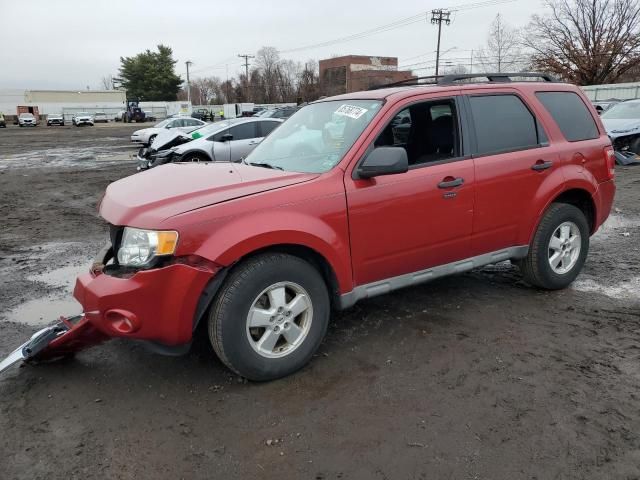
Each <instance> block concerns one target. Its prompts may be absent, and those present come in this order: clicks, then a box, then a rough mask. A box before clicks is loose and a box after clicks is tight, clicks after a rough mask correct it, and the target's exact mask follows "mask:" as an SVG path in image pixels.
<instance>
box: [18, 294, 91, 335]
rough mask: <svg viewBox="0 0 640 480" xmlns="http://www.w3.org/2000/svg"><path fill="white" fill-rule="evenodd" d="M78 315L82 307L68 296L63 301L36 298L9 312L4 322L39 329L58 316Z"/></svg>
mask: <svg viewBox="0 0 640 480" xmlns="http://www.w3.org/2000/svg"><path fill="white" fill-rule="evenodd" d="M78 313H82V306H81V305H80V304H79V303H78V302H77V301H76V299H75V298H73V297H72V296H70V295H69V296H68V297H66V298H63V299H59V298H58V299H56V298H36V299H34V300H29V301H28V302H25V303H23V304H22V305H20V306H19V307H17V308H15V309H13V310H11V311H10V312H9V313H8V314H7V315H6V320H7V321H9V322H16V323H23V324H25V325H32V326H35V327H40V326H45V325H47V324H49V323H51V322H53V321H54V320H57V319H58V318H59V317H60V315H65V316H66V315H74V314H78Z"/></svg>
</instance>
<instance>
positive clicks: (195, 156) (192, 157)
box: [180, 153, 211, 163]
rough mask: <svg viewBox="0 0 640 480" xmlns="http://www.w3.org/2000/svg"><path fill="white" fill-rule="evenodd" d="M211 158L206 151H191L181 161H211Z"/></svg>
mask: <svg viewBox="0 0 640 480" xmlns="http://www.w3.org/2000/svg"><path fill="white" fill-rule="evenodd" d="M210 161H211V159H210V158H209V157H208V156H207V155H206V154H204V153H189V154H187V155H186V156H185V157H184V158H183V159H182V160H180V162H183V163H188V162H210Z"/></svg>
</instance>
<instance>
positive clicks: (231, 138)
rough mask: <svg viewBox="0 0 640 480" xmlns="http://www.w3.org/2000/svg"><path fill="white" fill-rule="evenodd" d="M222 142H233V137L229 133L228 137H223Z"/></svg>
mask: <svg viewBox="0 0 640 480" xmlns="http://www.w3.org/2000/svg"><path fill="white" fill-rule="evenodd" d="M220 140H222V141H223V142H230V141H231V140H233V135H231V134H230V133H227V134H226V135H223V136H222V138H221V139H220Z"/></svg>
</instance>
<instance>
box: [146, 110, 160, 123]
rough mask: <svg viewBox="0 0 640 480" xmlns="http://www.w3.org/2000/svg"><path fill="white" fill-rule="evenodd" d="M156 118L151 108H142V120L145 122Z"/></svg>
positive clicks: (153, 120)
mask: <svg viewBox="0 0 640 480" xmlns="http://www.w3.org/2000/svg"><path fill="white" fill-rule="evenodd" d="M157 120H158V119H157V118H156V116H155V115H154V114H153V112H152V111H151V110H144V121H145V122H155V121H157Z"/></svg>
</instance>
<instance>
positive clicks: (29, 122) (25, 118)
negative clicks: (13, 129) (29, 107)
mask: <svg viewBox="0 0 640 480" xmlns="http://www.w3.org/2000/svg"><path fill="white" fill-rule="evenodd" d="M37 124H38V122H37V121H36V117H34V116H33V113H21V114H20V115H19V116H18V125H20V126H21V127H35V126H36V125H37Z"/></svg>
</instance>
